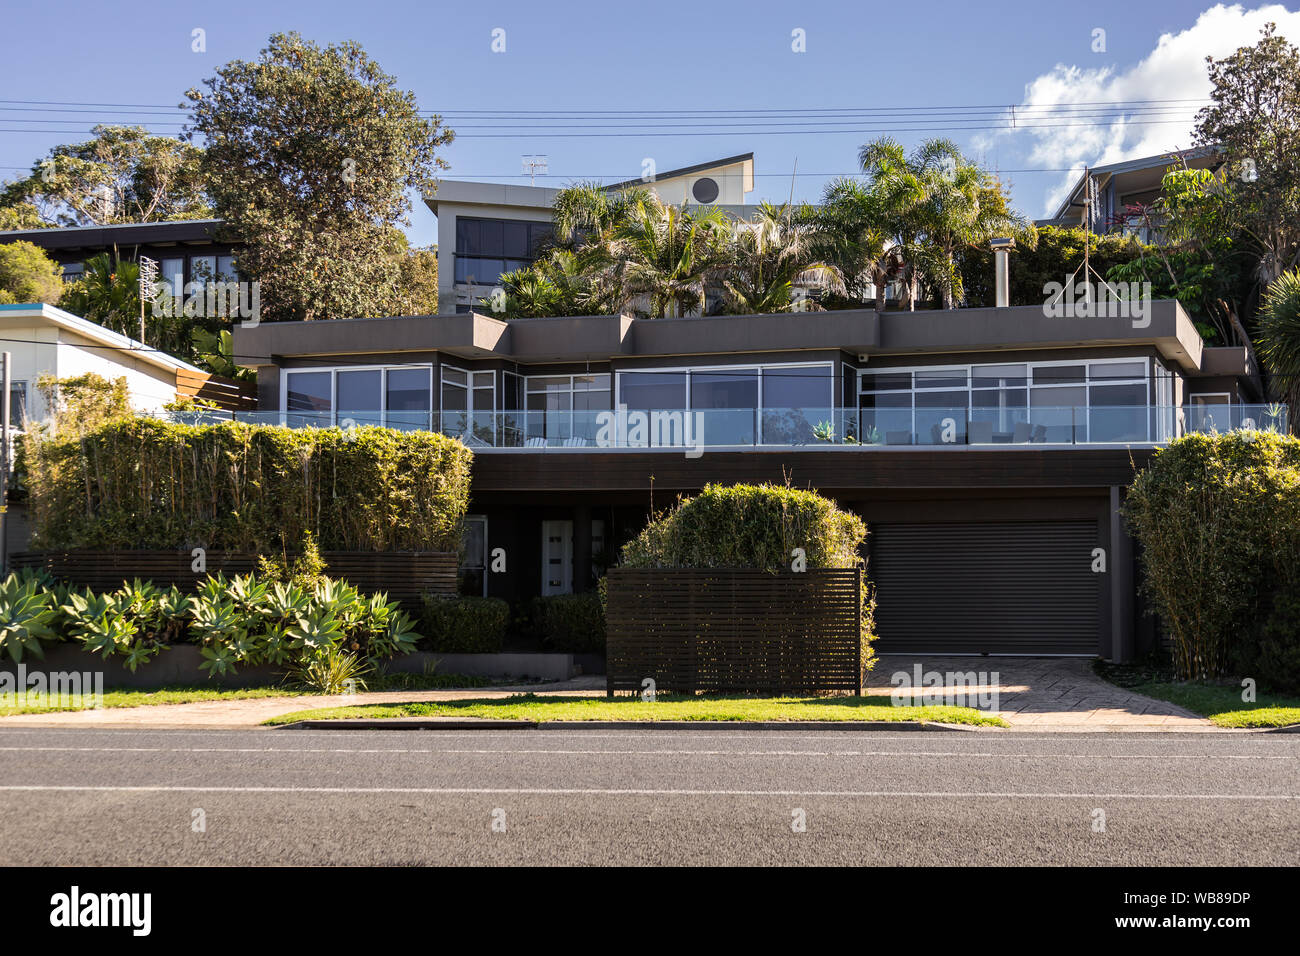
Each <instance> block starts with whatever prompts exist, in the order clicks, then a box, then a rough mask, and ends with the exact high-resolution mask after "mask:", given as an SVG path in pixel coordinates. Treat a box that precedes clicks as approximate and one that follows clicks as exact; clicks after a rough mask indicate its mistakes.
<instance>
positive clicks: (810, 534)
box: [622, 484, 876, 668]
mask: <svg viewBox="0 0 1300 956" xmlns="http://www.w3.org/2000/svg"><path fill="white" fill-rule="evenodd" d="M866 537H867V526H866V525H865V524H864V523H863V522H862V519H861V518H859V517H858V516H857V515H855V514H853V513H852V512H848V511H843V510H841V509H840V508H839V507H838V506H837V505H836V504H835V502H833V501H831V500H830V499H829V498H824V497H822V496H821V495H819V494H817V493H816V492H815V491H804V490H800V489H798V488H788V487H782V486H779V485H772V484H763V485H729V486H727V485H708V486H707V487H705V489H704V490H703V491H702V492H701V493H700V494H699V495H697V496H696V497H694V498H690V499H687V500H685V501H679V502H678V503H677V505H676V507H675V508H672V509H671V510H669V511H667V512H666V513H664V514H661V515H659V516H657V517H656V518H654V519H653V520H652V521H651V522H650V524H649V525H647V526H646V528H645V530H644V531H642V532H641V534H640V535H638V536H637V537H636V538H635V539H633V540H632V541H630V542H628V543H627V544H626V545H625V546H624V548H623V554H622V564H623V566H624V567H631V568H758V569H760V570H763V571H771V572H773V573H776V572H778V571H790V570H792V562H793V557H792V553H793V552H794V549H795V548H802V549H803V551H804V560H805V567H806V568H807V569H809V570H816V569H819V568H863V567H864V565H865V562H864V561H863V559H862V555H861V553H860V552H859V548H861V546H862V543H863V542H864V541H865V540H866ZM875 610H876V600H875V596H874V593H873V591H872V588H871V583H870V582H869V581H867V580H866V579H865V576H864V579H863V586H862V660H863V666H864V667H865V668H870V667H871V666H872V664H873V663H874V662H873V656H872V652H871V647H870V643H871V641H873V640H875Z"/></svg>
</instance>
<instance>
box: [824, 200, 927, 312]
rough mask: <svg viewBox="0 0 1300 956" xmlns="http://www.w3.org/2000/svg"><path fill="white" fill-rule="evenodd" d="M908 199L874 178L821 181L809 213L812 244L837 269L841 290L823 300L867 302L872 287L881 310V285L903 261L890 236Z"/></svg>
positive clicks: (894, 275)
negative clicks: (819, 199) (818, 195)
mask: <svg viewBox="0 0 1300 956" xmlns="http://www.w3.org/2000/svg"><path fill="white" fill-rule="evenodd" d="M910 201H911V200H910V197H900V196H898V195H896V194H894V193H891V192H889V191H888V190H886V189H883V188H878V184H876V183H873V184H872V185H867V184H865V183H862V182H859V181H858V180H855V179H849V178H847V177H845V178H841V179H837V180H835V181H833V182H832V183H830V184H829V185H828V186H827V188H826V192H825V194H824V195H823V197H822V205H821V206H820V207H819V208H818V209H817V210H816V211H815V212H814V213H813V223H814V227H815V234H814V238H813V248H814V250H815V251H816V253H817V255H818V257H819V258H820V259H821V260H822V261H823V262H826V263H827V264H829V265H832V266H834V267H835V268H836V269H837V270H839V273H840V276H841V277H842V278H843V281H844V291H843V295H842V299H840V300H837V299H835V297H834V296H830V297H825V298H823V303H824V304H826V305H829V306H832V307H835V306H839V307H846V308H860V307H862V306H865V305H868V304H869V301H868V293H869V292H872V297H873V298H874V303H875V308H876V311H877V312H883V311H884V310H885V294H886V291H887V289H888V287H889V285H890V283H892V282H894V281H895V280H896V279H898V278H899V277H900V276H901V275H902V274H903V270H904V267H905V265H906V264H905V263H904V261H903V255H902V247H901V246H899V245H898V244H897V243H896V242H894V241H893V236H894V234H895V231H896V230H895V222H896V219H897V215H898V213H899V212H900V210H901V208H905V206H906V205H907V204H908V203H909V202H910ZM873 290H874V291H873Z"/></svg>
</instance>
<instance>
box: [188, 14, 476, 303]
mask: <svg viewBox="0 0 1300 956" xmlns="http://www.w3.org/2000/svg"><path fill="white" fill-rule="evenodd" d="M203 85H204V87H205V89H203V90H199V89H192V90H190V91H189V92H188V93H187V94H186V95H187V96H188V98H189V100H190V102H191V104H192V110H193V113H192V115H193V122H192V125H191V126H190V127H188V128H187V130H186V136H187V137H192V136H193V135H194V134H196V133H197V134H199V135H201V136H202V137H203V139H204V141H205V143H206V144H207V148H206V150H205V151H204V154H203V163H202V169H203V172H204V175H205V177H206V184H207V187H208V191H209V193H210V194H211V196H212V197H213V201H214V204H215V207H216V212H217V215H218V216H219V217H220V218H221V219H222V220H224V222H225V224H226V228H227V229H228V230H229V231H230V233H231V234H232V235H235V236H238V237H239V238H240V239H241V240H242V241H244V242H245V243H246V245H245V247H244V248H243V249H241V250H240V255H239V271H240V274H241V276H244V277H246V278H248V279H250V280H256V281H260V282H261V284H262V285H261V307H262V318H263V321H281V320H289V319H329V318H346V317H351V316H358V315H373V314H378V313H380V312H381V310H382V308H383V306H384V304H385V303H386V302H387V301H389V300H390V299H391V297H392V294H393V292H394V290H395V287H396V284H397V282H398V279H399V276H400V274H401V271H402V268H403V266H402V262H401V256H402V255H404V254H405V253H404V247H405V243H404V242H402V241H399V239H398V237H396V236H395V230H394V229H393V228H392V227H393V226H394V225H396V224H397V223H399V222H404V221H405V218H406V215H407V214H408V213H409V211H410V208H411V203H410V198H409V196H410V195H411V194H416V195H429V194H432V193H433V191H434V189H435V188H436V181H435V179H434V174H435V172H436V171H437V170H438V169H439V168H445V167H446V163H445V162H444V161H442V160H441V159H439V158H437V157H436V156H435V150H436V149H437V148H438V147H441V146H443V145H445V144H447V143H449V142H451V139H452V133H451V131H449V130H445V129H442V128H441V119H440V118H439V117H437V116H431V117H425V116H422V115H421V114H420V111H419V109H418V105H417V103H416V100H415V96H414V95H413V94H411V93H409V92H404V91H402V90H400V89H398V88H397V86H396V84H395V82H394V79H393V77H391V76H389V75H388V74H386V73H384V72H383V71H382V70H381V69H380V67H379V65H378V64H377V63H375V61H374V60H372V59H370V57H368V56H367V55H366V53H365V51H364V50H363V49H362V48H361V47H360V46H359V45H358V44H357V43H354V42H351V41H349V42H345V43H340V44H331V45H329V46H326V47H324V48H322V47H320V46H317V45H316V44H314V43H311V42H309V41H307V40H304V39H303V38H302V37H301V36H299V35H298V34H296V33H289V34H282V33H277V34H275V35H273V36H272V37H271V38H270V41H269V43H268V45H267V46H266V48H265V49H263V50H262V51H261V53H260V55H259V56H258V57H257V58H256V59H255V60H232V61H231V62H229V63H227V64H225V65H224V66H222V67H220V68H219V69H218V70H217V71H216V74H215V76H213V77H211V78H209V79H207V80H205V81H204V83H203Z"/></svg>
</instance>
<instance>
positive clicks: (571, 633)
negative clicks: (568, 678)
mask: <svg viewBox="0 0 1300 956" xmlns="http://www.w3.org/2000/svg"><path fill="white" fill-rule="evenodd" d="M532 614H533V627H534V630H535V631H536V632H537V633H538V634H539V635H540V636H541V639H542V643H543V644H544V645H545V647H546V649H547V650H548V651H556V652H562V653H571V654H584V653H603V652H604V650H605V609H604V605H603V602H602V600H601V595H600V593H599V592H597V591H591V592H588V593H586V594H555V595H551V596H549V597H539V598H536V599H535V600H534V602H533V607H532Z"/></svg>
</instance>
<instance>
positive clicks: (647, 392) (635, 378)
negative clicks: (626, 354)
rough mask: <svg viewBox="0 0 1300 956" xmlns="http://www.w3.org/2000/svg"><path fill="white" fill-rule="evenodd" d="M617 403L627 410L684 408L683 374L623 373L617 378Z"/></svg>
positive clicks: (684, 377)
mask: <svg viewBox="0 0 1300 956" xmlns="http://www.w3.org/2000/svg"><path fill="white" fill-rule="evenodd" d="M619 402H620V404H623V405H626V406H627V407H628V408H634V409H642V410H650V409H678V408H685V407H686V373H685V372H624V373H623V374H622V375H621V376H620V377H619Z"/></svg>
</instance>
